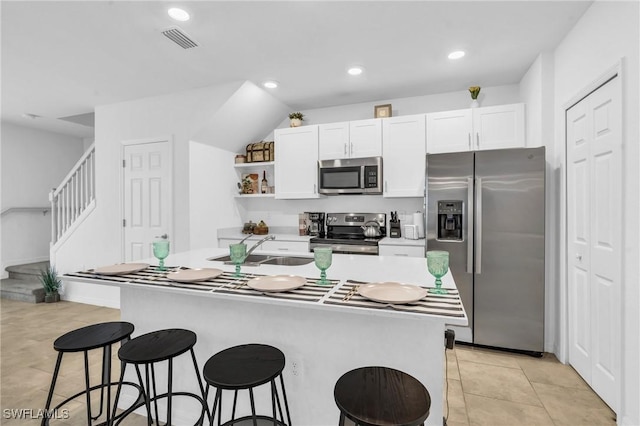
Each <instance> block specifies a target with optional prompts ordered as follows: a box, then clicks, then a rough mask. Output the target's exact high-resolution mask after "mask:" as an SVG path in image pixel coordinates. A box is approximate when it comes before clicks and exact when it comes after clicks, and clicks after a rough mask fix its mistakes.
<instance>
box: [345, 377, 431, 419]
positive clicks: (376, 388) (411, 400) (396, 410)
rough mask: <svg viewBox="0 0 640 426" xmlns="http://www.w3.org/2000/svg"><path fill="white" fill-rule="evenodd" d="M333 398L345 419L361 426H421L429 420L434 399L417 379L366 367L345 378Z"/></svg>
mask: <svg viewBox="0 0 640 426" xmlns="http://www.w3.org/2000/svg"><path fill="white" fill-rule="evenodd" d="M333 396H334V398H335V400H336V404H337V405H338V408H339V409H340V426H344V422H345V417H346V418H348V419H349V420H351V421H353V422H355V424H356V425H361V426H381V425H385V426H391V425H398V426H399V425H403V426H418V425H421V424H424V421H425V420H426V419H427V417H429V410H430V409H431V397H430V396H429V392H428V391H427V389H426V388H425V387H424V386H423V385H422V383H420V382H419V381H418V380H416V379H415V378H414V377H413V376H410V375H408V374H407V373H403V372H402V371H399V370H394V369H393V368H386V367H363V368H357V369H355V370H351V371H349V372H347V373H345V374H343V375H342V377H340V378H339V379H338V381H337V382H336V386H335V388H334V390H333Z"/></svg>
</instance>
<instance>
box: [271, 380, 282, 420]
mask: <svg viewBox="0 0 640 426" xmlns="http://www.w3.org/2000/svg"><path fill="white" fill-rule="evenodd" d="M270 383H271V410H272V412H273V426H276V397H275V396H276V395H277V394H278V391H276V384H275V382H274V381H273V380H271V382H270ZM280 417H282V411H281V412H280Z"/></svg>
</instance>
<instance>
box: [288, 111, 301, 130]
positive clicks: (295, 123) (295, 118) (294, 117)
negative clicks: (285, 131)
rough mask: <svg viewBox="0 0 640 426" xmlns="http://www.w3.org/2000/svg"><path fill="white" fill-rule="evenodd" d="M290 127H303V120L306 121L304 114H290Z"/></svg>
mask: <svg viewBox="0 0 640 426" xmlns="http://www.w3.org/2000/svg"><path fill="white" fill-rule="evenodd" d="M289 120H291V121H290V123H289V127H300V126H302V120H304V114H303V113H301V112H292V113H291V114H289Z"/></svg>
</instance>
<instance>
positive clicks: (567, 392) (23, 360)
mask: <svg viewBox="0 0 640 426" xmlns="http://www.w3.org/2000/svg"><path fill="white" fill-rule="evenodd" d="M0 315H1V332H0V336H1V340H0V351H1V353H0V412H1V414H0V424H2V425H8V426H13V425H38V424H39V423H40V422H39V420H38V419H35V418H34V419H31V418H30V417H37V410H38V409H39V408H41V407H42V406H44V403H45V401H46V398H47V391H48V389H49V384H50V380H51V375H52V372H53V367H54V365H55V358H56V354H57V353H56V352H55V351H54V350H53V347H52V345H53V341H54V340H55V339H56V338H57V337H58V336H60V335H61V334H63V333H65V332H66V331H69V330H73V329H75V328H79V327H82V326H85V325H89V324H93V323H97V322H102V321H117V320H119V318H120V311H119V310H117V309H109V308H104V307H97V306H92V305H83V304H79V303H70V302H60V303H52V304H46V303H39V304H31V303H23V302H16V301H11V300H5V299H1V300H0ZM115 351H117V348H116V350H115ZM115 351H114V352H115ZM94 352H96V353H95V354H94V355H96V356H92V357H90V367H93V371H94V372H96V373H98V368H99V365H100V363H101V359H100V357H101V356H100V353H98V351H94ZM67 356H68V355H65V359H64V362H63V365H62V368H61V371H60V376H59V377H60V380H59V383H58V385H57V387H56V394H57V395H56V397H58V398H59V397H61V396H65V397H66V396H70V395H71V394H72V393H74V392H75V391H77V390H78V389H81V388H82V387H83V386H84V384H83V383H84V382H83V380H84V379H83V377H84V373H83V368H82V356H81V355H78V354H73V356H71V357H69V358H67ZM115 358H116V356H115V353H114V359H115ZM114 367H115V368H114V370H116V371H114V372H113V374H114V377H117V374H118V371H117V370H118V368H117V367H118V363H114ZM447 374H448V381H447V382H448V394H449V404H448V413H449V414H448V420H447V424H448V425H449V426H461V425H470V426H475V425H492V426H500V425H509V426H515V425H526V426H533V425H555V426H599V425H603V426H604V425H615V414H614V413H613V412H612V411H611V410H610V409H609V408H608V407H607V405H606V404H604V402H602V400H600V398H598V396H597V395H596V394H595V393H594V392H593V391H592V390H591V389H590V388H589V387H588V386H587V384H586V383H585V382H584V381H583V380H582V379H581V378H580V376H578V374H577V373H576V372H575V371H574V370H573V369H572V368H571V367H569V366H566V365H563V364H561V363H559V362H558V360H557V359H556V358H555V357H554V356H553V355H551V354H545V356H544V357H543V358H541V359H536V358H531V357H529V356H526V355H517V354H510V353H504V352H500V351H491V350H487V349H479V348H471V347H468V346H462V345H458V346H456V349H455V350H453V351H447ZM94 379H95V380H96V382H97V380H98V377H97V376H96V377H95V378H94ZM54 401H55V399H54ZM76 401H77V402H76ZM76 401H73V402H72V403H71V404H69V406H68V408H69V418H68V419H65V420H64V421H63V420H61V421H57V422H55V421H52V422H51V424H52V425H55V424H64V425H73V426H75V425H86V417H85V414H84V413H85V412H84V405H83V403H82V402H81V401H82V400H76ZM11 409H32V410H33V411H32V412H31V413H30V412H23V418H22V419H15V418H10V417H12V416H11ZM446 410H447V409H446V408H445V414H446ZM24 414H26V416H27V417H29V418H28V419H25V418H24ZM123 424H127V425H130V424H135V425H138V424H146V422H144V419H143V418H142V417H141V416H135V418H127V421H126V422H123ZM298 424H299V425H300V426H304V423H303V422H298ZM327 426H329V425H327Z"/></svg>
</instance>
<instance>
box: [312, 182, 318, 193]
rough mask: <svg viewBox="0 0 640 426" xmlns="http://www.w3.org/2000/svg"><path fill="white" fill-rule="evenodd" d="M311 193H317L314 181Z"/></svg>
mask: <svg viewBox="0 0 640 426" xmlns="http://www.w3.org/2000/svg"><path fill="white" fill-rule="evenodd" d="M313 193H314V194H317V193H318V191H317V190H316V184H315V183H314V184H313Z"/></svg>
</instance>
